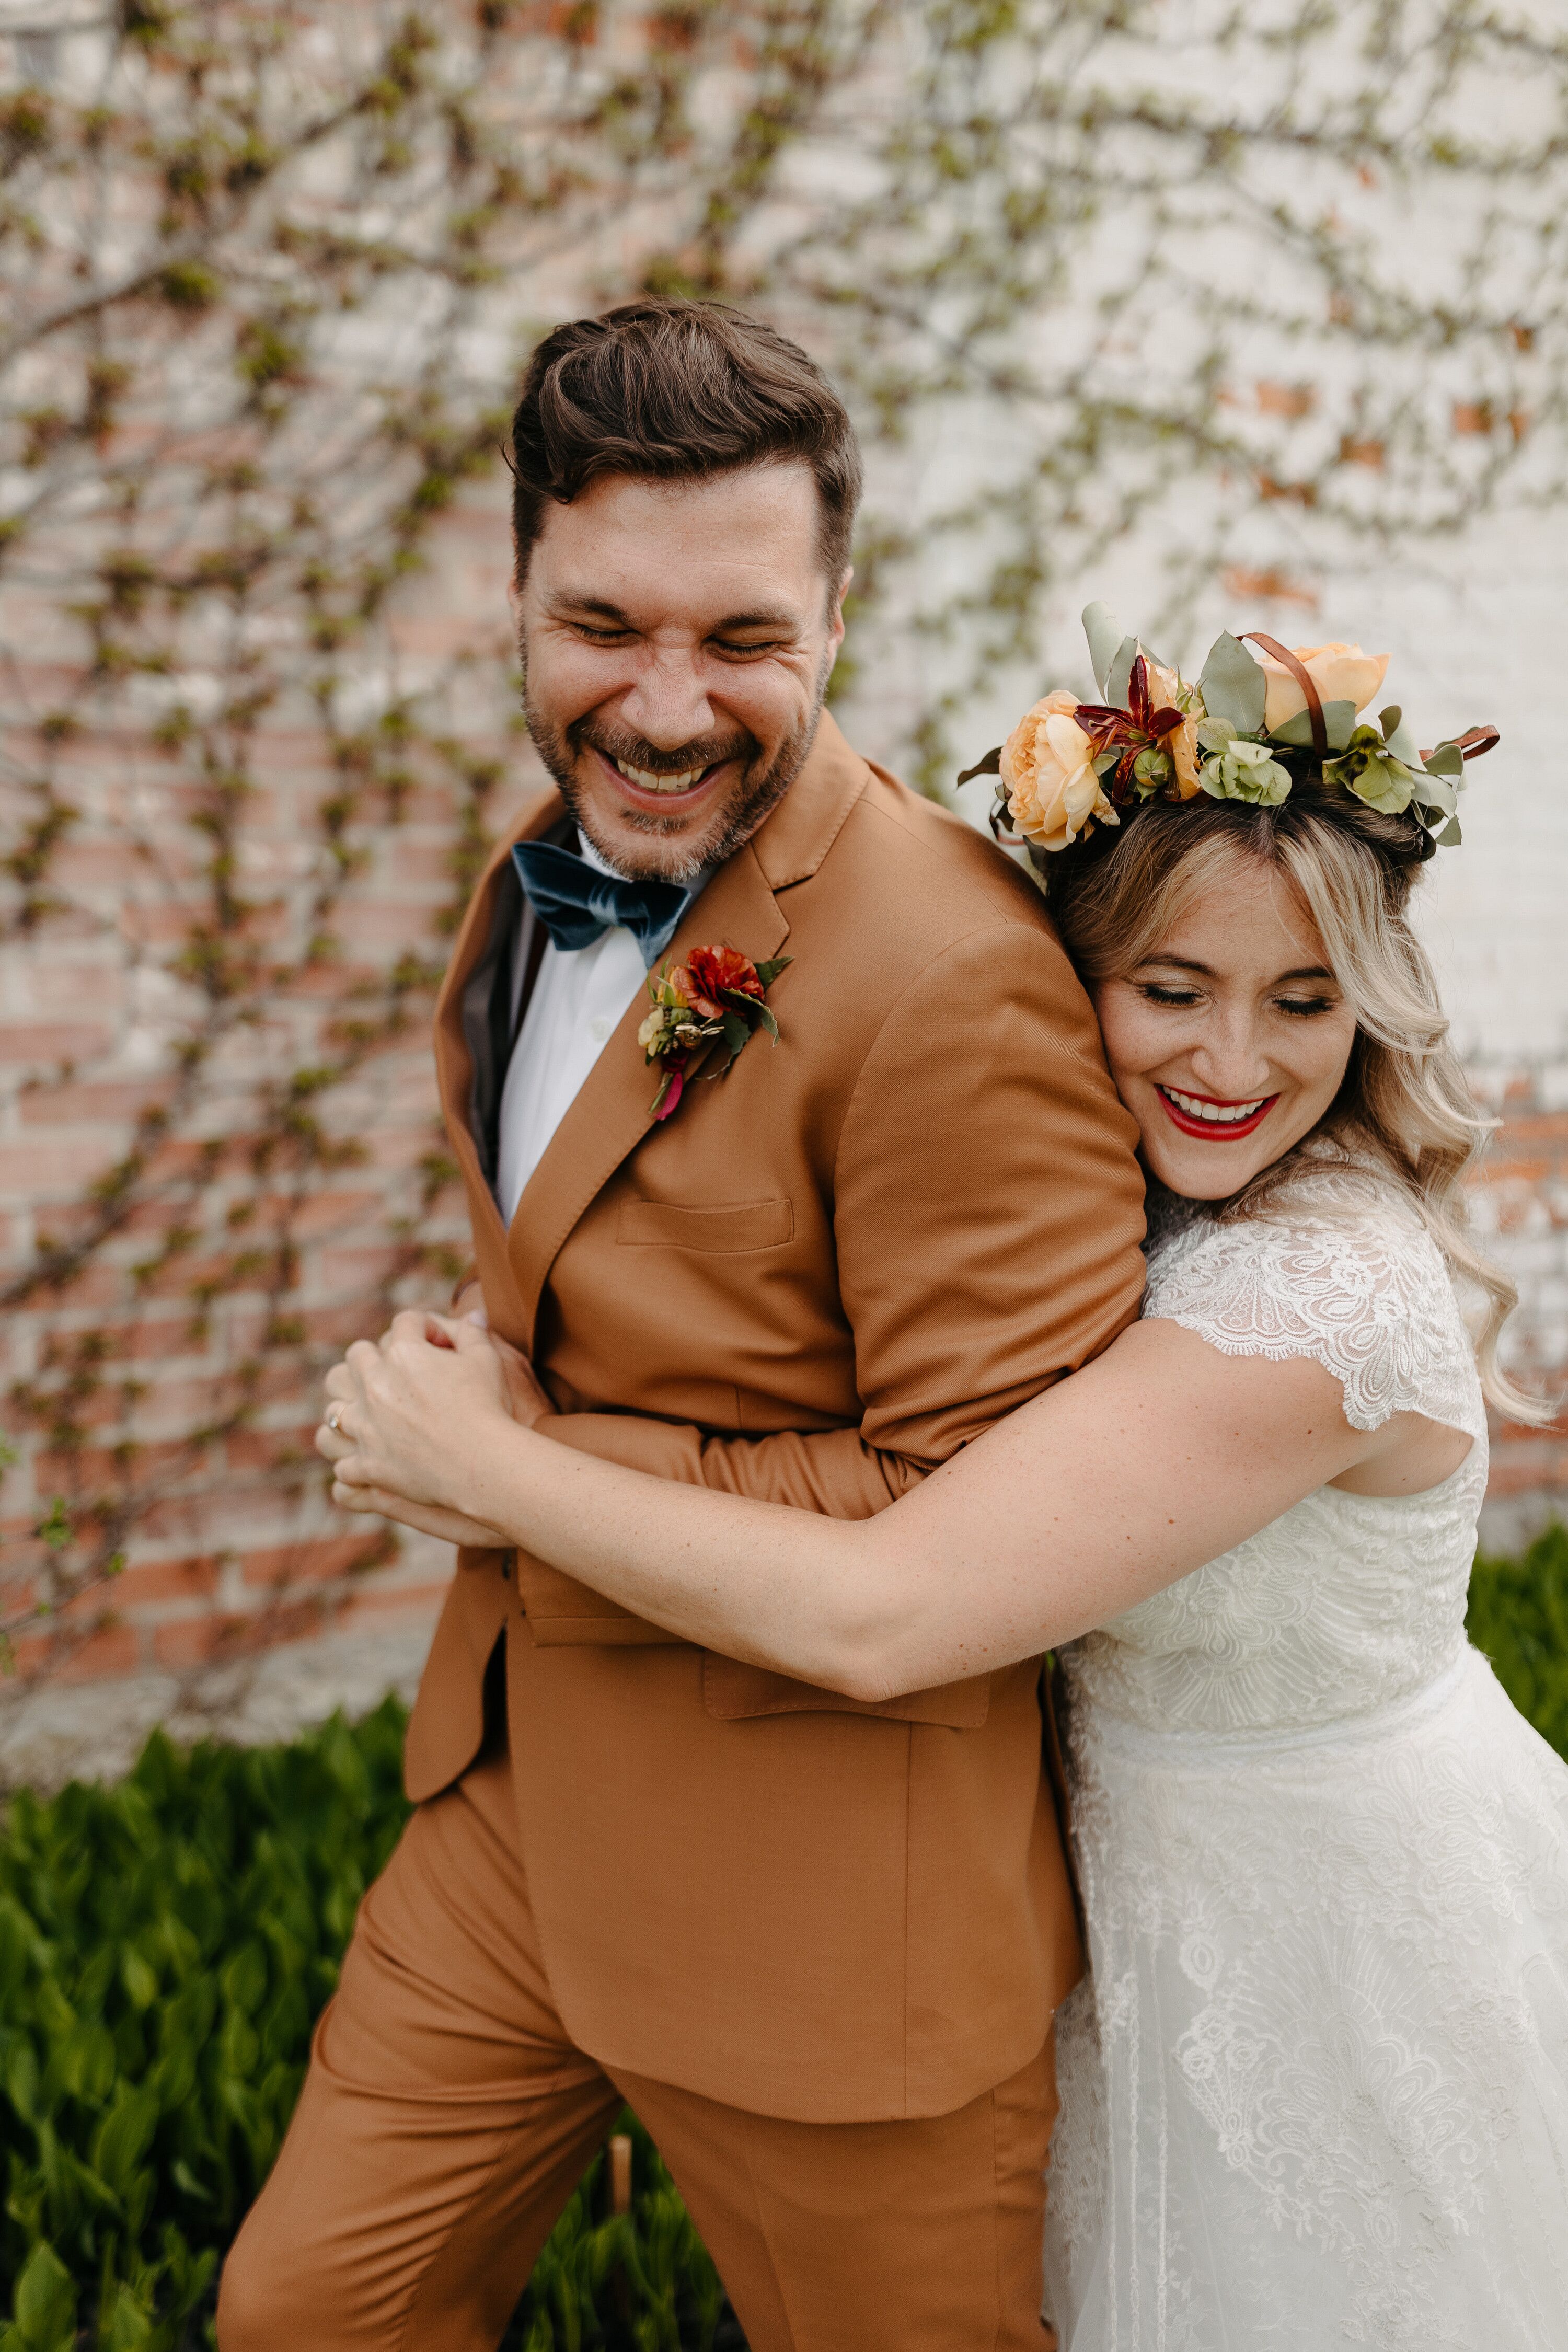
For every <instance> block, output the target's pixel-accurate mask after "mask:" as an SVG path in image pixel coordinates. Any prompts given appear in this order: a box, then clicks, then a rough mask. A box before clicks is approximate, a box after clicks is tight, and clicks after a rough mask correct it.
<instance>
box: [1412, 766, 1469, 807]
mask: <svg viewBox="0 0 1568 2352" xmlns="http://www.w3.org/2000/svg"><path fill="white" fill-rule="evenodd" d="M1415 802H1416V805H1417V806H1418V807H1419V808H1422V809H1441V811H1442V812H1443V814H1444V815H1445V816H1452V815H1453V814H1454V812H1455V811H1456V809H1457V808H1458V805H1459V793H1458V786H1457V785H1455V784H1452V783H1450V782H1449V781H1448V779H1447V777H1446V776H1435V775H1433V773H1432V772H1431V770H1430V769H1425V770H1424V769H1420V768H1417V769H1416V771H1415Z"/></svg>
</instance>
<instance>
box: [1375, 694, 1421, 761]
mask: <svg viewBox="0 0 1568 2352" xmlns="http://www.w3.org/2000/svg"><path fill="white" fill-rule="evenodd" d="M1379 724H1380V725H1381V727H1382V729H1383V740H1384V742H1385V743H1386V744H1387V746H1388V748H1389V750H1390V751H1392V752H1393V754H1394V758H1395V759H1396V760H1403V761H1404V762H1405V766H1406V767H1407V768H1415V769H1419V767H1420V765H1421V747H1420V745H1419V744H1418V743H1417V742H1416V740H1415V730H1414V729H1413V728H1412V727H1411V725H1410V723H1409V721H1408V719H1406V718H1405V713H1404V712H1403V711H1402V710H1401V709H1400V708H1399V705H1398V704H1397V703H1391V704H1390V705H1389V707H1388V709H1386V710H1384V712H1382V713H1381V714H1380V718H1379Z"/></svg>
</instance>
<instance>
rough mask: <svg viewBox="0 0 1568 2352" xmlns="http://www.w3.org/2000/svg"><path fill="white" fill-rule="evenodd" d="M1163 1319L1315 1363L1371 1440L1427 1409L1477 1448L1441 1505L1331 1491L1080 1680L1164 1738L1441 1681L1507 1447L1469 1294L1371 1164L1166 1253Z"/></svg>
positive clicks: (1118, 1635)
mask: <svg viewBox="0 0 1568 2352" xmlns="http://www.w3.org/2000/svg"><path fill="white" fill-rule="evenodd" d="M1143 1313H1144V1316H1145V1318H1152V1317H1163V1318H1170V1319H1171V1320H1172V1321H1173V1322H1177V1323H1181V1324H1183V1325H1184V1326H1185V1327H1186V1328H1188V1329H1189V1330H1192V1331H1196V1332H1197V1333H1199V1334H1200V1335H1201V1336H1202V1337H1203V1338H1204V1339H1207V1340H1208V1341H1209V1342H1210V1343H1211V1344H1212V1345H1213V1346H1215V1347H1216V1348H1220V1349H1224V1350H1225V1352H1226V1354H1227V1355H1258V1356H1268V1357H1274V1358H1280V1357H1286V1356H1312V1357H1315V1358H1316V1359H1317V1360H1318V1361H1319V1362H1320V1363H1321V1364H1323V1365H1325V1366H1326V1367H1327V1369H1328V1370H1330V1371H1331V1372H1332V1373H1333V1374H1334V1376H1335V1378H1336V1379H1337V1380H1339V1381H1341V1382H1342V1384H1343V1388H1344V1398H1345V1414H1346V1418H1347V1419H1348V1420H1349V1421H1350V1422H1351V1423H1352V1424H1353V1425H1354V1426H1355V1427H1356V1428H1358V1429H1375V1428H1377V1427H1378V1426H1379V1425H1380V1423H1383V1422H1384V1421H1386V1420H1387V1419H1388V1418H1389V1416H1390V1415H1391V1414H1392V1413H1395V1412H1421V1413H1426V1415H1428V1416H1429V1417H1430V1418H1431V1419H1432V1420H1434V1421H1438V1422H1443V1423H1447V1425H1449V1426H1450V1427H1453V1428H1456V1429H1461V1430H1464V1431H1466V1432H1467V1433H1468V1434H1469V1435H1470V1436H1471V1437H1472V1438H1473V1439H1474V1440H1475V1444H1474V1445H1473V1446H1472V1447H1471V1450H1470V1453H1469V1454H1468V1456H1467V1458H1466V1460H1465V1461H1464V1462H1463V1463H1462V1464H1461V1465H1460V1467H1459V1468H1458V1471H1456V1473H1455V1474H1454V1475H1453V1476H1452V1477H1451V1478H1449V1479H1447V1481H1446V1482H1445V1483H1444V1484H1443V1485H1442V1486H1436V1487H1432V1488H1430V1489H1429V1490H1428V1491H1427V1492H1426V1493H1425V1494H1420V1495H1411V1496H1397V1497H1384V1496H1364V1495H1352V1494H1346V1493H1344V1492H1342V1490H1340V1489H1339V1488H1337V1487H1333V1486H1323V1487H1321V1488H1320V1489H1319V1490H1318V1492H1317V1493H1316V1494H1313V1495H1310V1496H1308V1497H1307V1499H1306V1500H1305V1501H1304V1502H1301V1503H1298V1504H1297V1505H1296V1506H1295V1507H1294V1508H1293V1509H1291V1510H1289V1511H1287V1512H1286V1513H1285V1514H1284V1515H1283V1517H1280V1518H1278V1519H1276V1520H1274V1521H1273V1522H1272V1524H1271V1525H1270V1526H1268V1527H1267V1528H1263V1529H1262V1530H1261V1531H1260V1532H1259V1533H1258V1535H1255V1536H1252V1537H1250V1538H1248V1539H1247V1541H1246V1542H1245V1543H1242V1544H1238V1545H1237V1547H1236V1549H1235V1550H1233V1551H1228V1552H1226V1553H1224V1554H1223V1555H1222V1556H1221V1557H1220V1558H1219V1559H1213V1560H1210V1561H1209V1562H1208V1564H1207V1566H1206V1567H1204V1568H1201V1569H1199V1570H1196V1572H1195V1573H1194V1574H1193V1575H1191V1576H1188V1577H1185V1578H1184V1579H1183V1580H1182V1581H1181V1582H1180V1583H1179V1584H1174V1585H1172V1586H1170V1587H1168V1588H1167V1589H1166V1591H1163V1592H1159V1593H1156V1594H1154V1595H1153V1596H1152V1598H1151V1599H1150V1600H1147V1601H1140V1602H1139V1603H1138V1605H1137V1606H1136V1607H1135V1608H1132V1609H1129V1610H1127V1611H1126V1612H1124V1613H1123V1614H1122V1615H1121V1616H1120V1617H1117V1618H1114V1619H1112V1620H1111V1621H1110V1623H1109V1624H1107V1625H1106V1626H1105V1627H1103V1628H1102V1629H1101V1630H1100V1632H1099V1633H1091V1634H1089V1635H1088V1636H1087V1637H1086V1639H1085V1640H1084V1641H1082V1642H1080V1643H1076V1644H1075V1645H1074V1646H1073V1648H1072V1649H1071V1651H1070V1652H1069V1653H1068V1663H1069V1674H1070V1678H1071V1681H1072V1683H1073V1685H1074V1686H1075V1688H1076V1689H1079V1690H1081V1691H1083V1692H1084V1693H1085V1694H1086V1695H1087V1696H1089V1697H1091V1698H1092V1699H1094V1700H1095V1701H1096V1702H1098V1704H1099V1705H1100V1706H1103V1707H1105V1708H1107V1709H1108V1710H1110V1712H1111V1713H1112V1714H1114V1715H1119V1716H1122V1717H1128V1718H1130V1719H1131V1721H1133V1722H1135V1723H1140V1724H1142V1725H1144V1726H1146V1727H1149V1728H1151V1729H1165V1730H1178V1729H1184V1728H1185V1729H1193V1730H1198V1729H1204V1730H1210V1731H1222V1732H1223V1731H1260V1730H1268V1729H1271V1728H1272V1729H1279V1730H1289V1729H1300V1728H1304V1727H1310V1726H1311V1725H1313V1724H1316V1723H1330V1722H1335V1721H1339V1720H1341V1719H1342V1718H1344V1717H1353V1716H1356V1715H1359V1714H1361V1713H1363V1712H1364V1711H1365V1710H1367V1709H1369V1708H1373V1707H1376V1706H1383V1705H1385V1704H1387V1703H1388V1702H1390V1701H1392V1700H1394V1699H1396V1698H1399V1697H1401V1696H1404V1695H1405V1694H1406V1693H1408V1692H1411V1691H1414V1690H1417V1689H1419V1688H1420V1687H1421V1686H1422V1685H1425V1684H1426V1683H1429V1682H1430V1681H1431V1680H1432V1678H1433V1677H1434V1675H1436V1674H1437V1673H1439V1672H1440V1671H1441V1669H1442V1668H1443V1667H1444V1666H1445V1665H1446V1664H1449V1663H1450V1662H1451V1661H1452V1660H1453V1659H1454V1658H1455V1657H1456V1656H1457V1655H1458V1652H1459V1650H1460V1649H1461V1648H1462V1646H1463V1643H1464V1621H1465V1596H1466V1591H1467V1588H1468V1581H1469V1572H1470V1564H1471V1561H1472V1559H1473V1558H1474V1555H1475V1539H1476V1516H1477V1512H1478V1510H1479V1506H1480V1501H1481V1497H1482V1496H1483V1494H1484V1493H1485V1490H1486V1479H1487V1436H1486V1412H1485V1407H1484V1404H1483V1402H1482V1399H1481V1391H1480V1382H1479V1379H1478V1377H1477V1373H1476V1366H1475V1358H1474V1354H1473V1351H1472V1349H1471V1346H1470V1340H1469V1336H1468V1332H1467V1330H1466V1328H1465V1324H1464V1319H1463V1317H1462V1315H1461V1313H1460V1310H1459V1304H1458V1298H1457V1297H1456V1296H1455V1292H1454V1286H1453V1283H1452V1281H1451V1279H1450V1277H1449V1275H1448V1271H1447V1265H1446V1264H1445V1262H1444V1259H1443V1257H1442V1255H1441V1253H1440V1252H1439V1250H1438V1248H1437V1246H1436V1243H1435V1242H1434V1241H1433V1240H1432V1238H1431V1236H1430V1235H1429V1234H1427V1233H1426V1229H1425V1227H1424V1226H1423V1225H1422V1224H1421V1223H1420V1221H1419V1219H1418V1218H1417V1217H1416V1215H1415V1212H1414V1211H1413V1210H1412V1209H1411V1208H1409V1207H1408V1206H1407V1205H1406V1204H1405V1202H1403V1201H1402V1200H1401V1199H1399V1197H1398V1196H1397V1195H1395V1194H1394V1193H1392V1192H1391V1191H1390V1189H1389V1188H1387V1187H1386V1186H1380V1185H1379V1184H1378V1182H1377V1180H1375V1179H1374V1178H1372V1177H1370V1176H1368V1175H1365V1174H1363V1173H1362V1172H1361V1171H1357V1170H1349V1169H1347V1170H1336V1171H1326V1172H1321V1173H1319V1174H1317V1175H1315V1176H1313V1177H1311V1178H1310V1179H1309V1180H1307V1181H1304V1182H1303V1184H1302V1186H1301V1187H1300V1189H1299V1191H1298V1192H1297V1194H1296V1195H1295V1196H1293V1198H1292V1200H1291V1202H1290V1203H1289V1207H1288V1209H1282V1210H1280V1211H1279V1212H1277V1213H1274V1214H1272V1215H1270V1216H1269V1217H1268V1218H1258V1219H1255V1220H1252V1221H1249V1222H1245V1223H1234V1224H1215V1223H1213V1222H1211V1221H1209V1220H1207V1219H1201V1220H1198V1221H1195V1222H1190V1223H1187V1224H1185V1225H1184V1226H1182V1227H1178V1228H1177V1229H1175V1230H1174V1231H1172V1232H1170V1233H1168V1234H1165V1235H1163V1237H1161V1238H1160V1239H1158V1240H1157V1241H1156V1243H1155V1244H1154V1246H1153V1248H1152V1253H1151V1259H1150V1267H1149V1286H1148V1292H1147V1295H1146V1297H1145V1299H1144V1305H1143Z"/></svg>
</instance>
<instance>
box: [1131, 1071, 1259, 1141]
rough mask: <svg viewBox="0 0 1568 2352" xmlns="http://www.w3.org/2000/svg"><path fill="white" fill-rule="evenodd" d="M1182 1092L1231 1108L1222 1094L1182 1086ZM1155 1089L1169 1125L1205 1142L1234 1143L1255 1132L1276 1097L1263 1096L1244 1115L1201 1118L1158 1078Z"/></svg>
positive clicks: (1189, 1097) (1194, 1099)
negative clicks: (1212, 1093)
mask: <svg viewBox="0 0 1568 2352" xmlns="http://www.w3.org/2000/svg"><path fill="white" fill-rule="evenodd" d="M1181 1091H1182V1093H1183V1094H1184V1095H1185V1097H1186V1098H1187V1100H1188V1101H1189V1102H1201V1103H1213V1104H1214V1106H1215V1109H1216V1110H1229V1109H1230V1108H1232V1105H1231V1103H1229V1102H1227V1101H1226V1099H1225V1097H1223V1096H1221V1095H1199V1094H1194V1092H1193V1090H1192V1088H1191V1087H1183V1088H1182V1090H1181ZM1154 1092H1155V1093H1156V1094H1157V1095H1158V1096H1159V1097H1160V1100H1161V1101H1162V1102H1163V1105H1164V1107H1165V1116H1166V1117H1167V1118H1169V1120H1170V1121H1171V1124H1172V1126H1173V1127H1179V1128H1180V1129H1181V1130H1182V1133H1183V1134H1184V1135H1195V1136H1197V1137H1198V1138H1199V1139H1200V1140H1201V1141H1203V1142H1205V1143H1234V1142H1235V1140H1236V1139H1237V1136H1240V1135H1252V1134H1254V1133H1255V1132H1256V1131H1257V1129H1258V1128H1259V1127H1261V1126H1262V1124H1263V1122H1264V1120H1265V1119H1266V1118H1268V1114H1269V1112H1270V1111H1271V1110H1272V1109H1273V1108H1274V1106H1275V1104H1276V1103H1277V1102H1278V1101H1279V1096H1278V1095H1265V1097H1263V1099H1262V1101H1261V1102H1260V1103H1258V1108H1257V1109H1256V1110H1255V1111H1253V1112H1252V1113H1251V1115H1250V1117H1248V1118H1226V1119H1219V1118H1198V1117H1196V1116H1195V1115H1194V1113H1193V1112H1191V1111H1185V1110H1184V1109H1183V1108H1182V1106H1181V1104H1180V1103H1179V1102H1175V1101H1173V1099H1172V1097H1171V1092H1170V1089H1169V1088H1168V1087H1163V1086H1161V1085H1160V1084H1159V1083H1158V1082H1157V1081H1156V1083H1155V1087H1154Z"/></svg>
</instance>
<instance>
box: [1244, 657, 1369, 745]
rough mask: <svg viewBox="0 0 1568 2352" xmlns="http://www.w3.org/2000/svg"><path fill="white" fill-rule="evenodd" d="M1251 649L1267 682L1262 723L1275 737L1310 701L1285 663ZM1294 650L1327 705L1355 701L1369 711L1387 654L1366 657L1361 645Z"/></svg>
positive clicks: (1358, 707)
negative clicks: (1280, 728)
mask: <svg viewBox="0 0 1568 2352" xmlns="http://www.w3.org/2000/svg"><path fill="white" fill-rule="evenodd" d="M1248 650H1249V651H1250V652H1251V653H1252V654H1253V655H1254V657H1255V658H1256V660H1257V661H1258V666H1259V667H1260V668H1261V669H1262V672H1263V675H1264V677H1265V678H1266V679H1267V680H1268V697H1267V700H1266V701H1265V704H1264V709H1263V724H1264V726H1265V727H1266V728H1267V729H1268V732H1269V733H1270V734H1272V733H1273V731H1274V730H1275V729H1276V728H1277V727H1283V726H1284V724H1285V722H1286V720H1287V719H1294V718H1295V716H1296V713H1297V712H1298V711H1299V710H1305V709H1306V708H1307V698H1306V696H1305V694H1304V693H1303V692H1302V690H1301V682H1300V678H1298V677H1297V676H1296V675H1295V673H1294V671H1293V670H1288V669H1287V668H1286V667H1285V665H1284V663H1283V662H1282V661H1279V660H1277V659H1276V657H1275V656H1273V655H1272V654H1268V653H1265V652H1264V651H1263V649H1262V648H1261V646H1251V647H1249V648H1248ZM1291 651H1292V652H1293V653H1294V655H1295V656H1296V658H1297V660H1298V661H1299V662H1300V665H1301V667H1302V668H1303V669H1304V670H1305V671H1306V673H1307V675H1308V677H1310V679H1311V681H1312V684H1313V685H1314V686H1315V687H1316V688H1317V689H1318V692H1319V694H1320V696H1321V698H1322V700H1323V701H1324V702H1325V703H1328V702H1353V703H1354V705H1355V707H1356V709H1358V710H1364V709H1366V706H1367V704H1368V703H1369V702H1370V701H1371V700H1372V698H1373V695H1374V694H1375V693H1376V692H1377V690H1378V688H1380V687H1381V686H1382V684H1383V680H1384V672H1385V671H1386V670H1387V668H1388V656H1387V655H1386V654H1363V651H1362V649H1361V647H1360V646H1339V645H1334V646H1292V647H1291Z"/></svg>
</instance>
